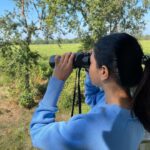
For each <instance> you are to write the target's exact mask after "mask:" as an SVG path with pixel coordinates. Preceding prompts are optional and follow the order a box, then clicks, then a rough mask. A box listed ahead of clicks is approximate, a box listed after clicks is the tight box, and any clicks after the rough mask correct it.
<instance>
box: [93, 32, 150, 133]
mask: <svg viewBox="0 0 150 150" xmlns="http://www.w3.org/2000/svg"><path fill="white" fill-rule="evenodd" d="M94 56H95V59H96V63H97V67H101V66H102V65H105V66H107V68H108V70H109V73H110V76H112V77H113V78H114V79H115V80H116V82H117V83H118V84H119V85H120V86H122V87H123V88H124V89H129V88H132V87H135V86H136V87H137V88H136V91H135V93H134V95H133V100H134V102H133V112H134V113H135V115H136V116H137V117H138V119H139V120H140V121H141V123H142V124H143V126H144V127H145V129H146V130H148V131H149V132H150V61H147V63H145V69H143V68H142V58H143V56H144V53H143V51H142V48H141V46H140V44H139V43H138V41H137V39H136V38H134V37H133V36H131V35H129V34H127V33H114V34H111V35H107V36H104V37H102V38H101V39H99V40H98V41H97V42H96V43H95V45H94Z"/></svg>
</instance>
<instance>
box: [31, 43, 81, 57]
mask: <svg viewBox="0 0 150 150" xmlns="http://www.w3.org/2000/svg"><path fill="white" fill-rule="evenodd" d="M80 47H81V44H62V45H60V46H59V45H57V44H50V45H42V44H41V45H31V49H32V50H33V51H37V52H39V54H40V55H41V56H43V57H44V58H47V57H49V56H51V55H61V54H63V53H66V52H77V51H78V50H79V49H80Z"/></svg>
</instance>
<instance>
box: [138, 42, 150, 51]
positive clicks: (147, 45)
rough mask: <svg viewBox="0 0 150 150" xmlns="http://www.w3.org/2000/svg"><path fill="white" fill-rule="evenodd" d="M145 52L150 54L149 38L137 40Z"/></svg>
mask: <svg viewBox="0 0 150 150" xmlns="http://www.w3.org/2000/svg"><path fill="white" fill-rule="evenodd" d="M139 42H140V44H141V46H142V48H143V51H144V53H145V54H150V40H141V41H139Z"/></svg>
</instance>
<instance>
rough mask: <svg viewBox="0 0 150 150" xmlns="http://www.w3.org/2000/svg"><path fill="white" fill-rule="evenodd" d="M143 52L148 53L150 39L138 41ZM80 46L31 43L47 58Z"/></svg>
mask: <svg viewBox="0 0 150 150" xmlns="http://www.w3.org/2000/svg"><path fill="white" fill-rule="evenodd" d="M139 42H140V44H141V46H142V48H143V51H144V53H146V54H148V53H149V54H150V40H141V41H139ZM80 48H81V44H62V45H60V46H58V45H57V44H51V45H31V49H32V50H33V51H37V52H38V53H39V54H40V55H41V56H43V57H44V58H48V57H49V56H51V55H58V54H59V55H61V54H63V53H66V52H77V51H78V50H79V49H80Z"/></svg>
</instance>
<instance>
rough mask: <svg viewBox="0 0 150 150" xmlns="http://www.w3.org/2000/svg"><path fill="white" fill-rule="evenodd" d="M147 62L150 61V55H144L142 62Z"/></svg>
mask: <svg viewBox="0 0 150 150" xmlns="http://www.w3.org/2000/svg"><path fill="white" fill-rule="evenodd" d="M147 63H150V55H144V56H143V57H142V64H144V65H146V64H147Z"/></svg>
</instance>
